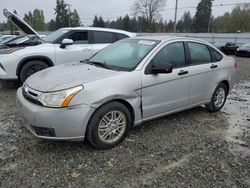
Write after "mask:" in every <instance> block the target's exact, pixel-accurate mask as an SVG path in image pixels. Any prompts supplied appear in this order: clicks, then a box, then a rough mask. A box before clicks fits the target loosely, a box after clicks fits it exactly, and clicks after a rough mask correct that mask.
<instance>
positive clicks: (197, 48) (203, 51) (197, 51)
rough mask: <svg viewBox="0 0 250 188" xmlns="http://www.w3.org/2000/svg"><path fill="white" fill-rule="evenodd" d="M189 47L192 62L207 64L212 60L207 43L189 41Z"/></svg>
mask: <svg viewBox="0 0 250 188" xmlns="http://www.w3.org/2000/svg"><path fill="white" fill-rule="evenodd" d="M188 48H189V52H190V57H191V63H192V64H205V63H210V62H212V58H211V54H210V51H209V49H208V47H207V45H204V44H200V43H194V42H188Z"/></svg>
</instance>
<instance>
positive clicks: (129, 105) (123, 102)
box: [85, 99, 135, 134]
mask: <svg viewBox="0 0 250 188" xmlns="http://www.w3.org/2000/svg"><path fill="white" fill-rule="evenodd" d="M110 102H119V103H121V104H123V105H124V106H126V107H127V108H128V110H129V112H130V115H131V126H133V125H134V122H135V111H134V108H133V107H132V105H131V104H130V103H129V102H128V101H126V100H125V99H113V100H109V101H106V102H104V103H103V104H101V105H100V106H98V107H97V108H96V109H95V110H94V112H93V113H92V114H91V116H90V118H89V119H88V123H87V129H88V126H89V122H90V121H91V119H92V118H93V115H94V114H95V112H96V111H97V110H98V109H100V108H101V107H102V106H104V105H106V104H107V103H110ZM87 129H86V130H87ZM86 132H87V131H85V134H86Z"/></svg>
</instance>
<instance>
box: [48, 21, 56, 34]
mask: <svg viewBox="0 0 250 188" xmlns="http://www.w3.org/2000/svg"><path fill="white" fill-rule="evenodd" d="M56 29H57V28H56V21H55V20H54V19H51V20H50V22H49V23H48V30H49V31H55V30H56Z"/></svg>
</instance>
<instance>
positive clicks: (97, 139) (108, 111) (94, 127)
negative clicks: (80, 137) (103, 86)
mask: <svg viewBox="0 0 250 188" xmlns="http://www.w3.org/2000/svg"><path fill="white" fill-rule="evenodd" d="M130 128H131V115H130V112H129V110H128V108H127V107H126V106H125V105H123V104H122V103H119V102H110V103H107V104H105V105H103V106H102V107H100V108H99V109H98V110H97V111H96V112H95V113H94V115H93V116H92V118H91V120H90V122H89V125H88V128H87V133H86V134H87V135H86V136H87V139H88V141H89V142H90V143H91V144H92V145H93V146H94V147H95V148H96V149H108V148H112V147H114V146H116V145H117V144H119V143H120V142H121V141H122V140H123V139H124V138H125V137H126V135H127V134H128V132H129V130H130Z"/></svg>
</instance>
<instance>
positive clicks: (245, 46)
mask: <svg viewBox="0 0 250 188" xmlns="http://www.w3.org/2000/svg"><path fill="white" fill-rule="evenodd" d="M242 47H244V48H250V44H244V45H243V46H242Z"/></svg>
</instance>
